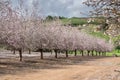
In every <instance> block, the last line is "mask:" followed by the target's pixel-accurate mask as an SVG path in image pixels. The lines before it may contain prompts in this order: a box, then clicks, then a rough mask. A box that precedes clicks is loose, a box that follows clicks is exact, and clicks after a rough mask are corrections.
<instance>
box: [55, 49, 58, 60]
mask: <svg viewBox="0 0 120 80" xmlns="http://www.w3.org/2000/svg"><path fill="white" fill-rule="evenodd" d="M54 51H55V58H58V55H57V50H54Z"/></svg>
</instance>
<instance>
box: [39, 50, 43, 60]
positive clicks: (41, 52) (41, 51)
mask: <svg viewBox="0 0 120 80" xmlns="http://www.w3.org/2000/svg"><path fill="white" fill-rule="evenodd" d="M40 54H41V56H40V57H41V59H43V49H40Z"/></svg>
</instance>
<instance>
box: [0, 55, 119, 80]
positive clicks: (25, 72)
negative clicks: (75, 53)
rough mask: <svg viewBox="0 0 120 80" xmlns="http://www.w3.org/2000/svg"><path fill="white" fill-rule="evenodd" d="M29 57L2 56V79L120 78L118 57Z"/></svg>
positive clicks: (86, 79)
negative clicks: (18, 58)
mask: <svg viewBox="0 0 120 80" xmlns="http://www.w3.org/2000/svg"><path fill="white" fill-rule="evenodd" d="M29 60H31V61H29ZM29 60H27V59H26V60H24V61H23V62H19V61H16V58H14V59H12V60H11V59H9V61H7V62H6V59H1V61H0V68H1V69H0V70H1V71H3V72H1V73H0V74H1V76H0V80H120V58H119V57H118V58H116V57H101V58H98V57H97V58H96V57H73V58H68V59H65V58H62V59H61V58H59V59H44V60H37V58H30V59H29ZM4 71H6V72H4ZM2 73H3V74H2Z"/></svg>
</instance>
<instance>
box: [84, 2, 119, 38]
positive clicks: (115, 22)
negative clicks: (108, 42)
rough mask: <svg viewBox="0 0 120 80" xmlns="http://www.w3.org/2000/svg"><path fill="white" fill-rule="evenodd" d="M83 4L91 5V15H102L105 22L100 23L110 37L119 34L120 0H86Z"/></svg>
mask: <svg viewBox="0 0 120 80" xmlns="http://www.w3.org/2000/svg"><path fill="white" fill-rule="evenodd" d="M83 4H85V5H87V6H88V7H92V8H93V10H92V11H90V13H92V15H94V16H97V17H101V16H102V17H104V18H105V20H106V22H105V23H104V24H105V25H104V24H103V25H102V27H103V28H105V29H106V27H107V29H106V30H105V33H106V34H107V35H109V36H110V38H113V37H116V36H120V0H86V1H85V2H83Z"/></svg>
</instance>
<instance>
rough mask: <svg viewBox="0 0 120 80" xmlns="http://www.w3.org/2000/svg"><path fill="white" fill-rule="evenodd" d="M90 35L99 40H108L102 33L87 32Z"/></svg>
mask: <svg viewBox="0 0 120 80" xmlns="http://www.w3.org/2000/svg"><path fill="white" fill-rule="evenodd" d="M89 34H90V35H93V36H95V37H99V38H103V39H105V40H107V41H108V40H109V36H108V35H104V34H103V33H102V32H89Z"/></svg>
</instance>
